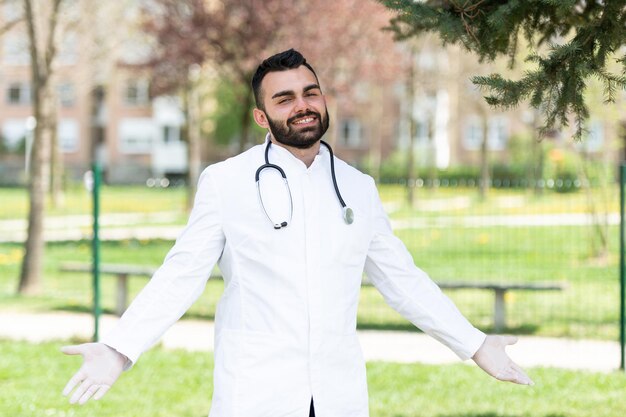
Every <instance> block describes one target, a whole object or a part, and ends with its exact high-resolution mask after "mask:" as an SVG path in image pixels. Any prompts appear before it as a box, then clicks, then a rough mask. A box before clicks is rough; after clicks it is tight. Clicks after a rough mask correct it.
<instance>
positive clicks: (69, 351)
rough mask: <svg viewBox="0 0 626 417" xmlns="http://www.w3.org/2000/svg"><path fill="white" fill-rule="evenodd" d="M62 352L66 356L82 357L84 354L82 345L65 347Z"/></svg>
mask: <svg viewBox="0 0 626 417" xmlns="http://www.w3.org/2000/svg"><path fill="white" fill-rule="evenodd" d="M61 352H63V353H65V354H66V355H82V354H83V353H84V351H83V348H82V346H80V345H72V346H63V347H62V348H61Z"/></svg>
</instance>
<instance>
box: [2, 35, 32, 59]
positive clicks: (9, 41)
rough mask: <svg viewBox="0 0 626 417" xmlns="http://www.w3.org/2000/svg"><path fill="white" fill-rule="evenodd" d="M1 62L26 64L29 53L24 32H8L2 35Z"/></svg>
mask: <svg viewBox="0 0 626 417" xmlns="http://www.w3.org/2000/svg"><path fill="white" fill-rule="evenodd" d="M2 63H3V64H6V65H28V64H29V63H30V53H29V51H28V38H27V37H26V34H25V33H21V32H17V31H15V32H9V33H5V34H4V35H3V36H2Z"/></svg>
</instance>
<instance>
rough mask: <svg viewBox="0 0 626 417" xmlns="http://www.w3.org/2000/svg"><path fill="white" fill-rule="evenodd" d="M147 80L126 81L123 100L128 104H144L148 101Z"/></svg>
mask: <svg viewBox="0 0 626 417" xmlns="http://www.w3.org/2000/svg"><path fill="white" fill-rule="evenodd" d="M149 93H150V91H149V85H148V80H145V79H130V80H128V81H126V86H125V89H124V102H125V103H126V104H128V105H130V106H145V105H147V104H148V103H149V102H150V94H149Z"/></svg>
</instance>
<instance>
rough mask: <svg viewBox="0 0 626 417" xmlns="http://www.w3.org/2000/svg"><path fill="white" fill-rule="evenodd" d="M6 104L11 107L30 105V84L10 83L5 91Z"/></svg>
mask: <svg viewBox="0 0 626 417" xmlns="http://www.w3.org/2000/svg"><path fill="white" fill-rule="evenodd" d="M6 102H7V104H11V105H27V104H30V102H31V97H30V84H29V83H27V82H13V83H10V84H9V86H8V87H7V90H6Z"/></svg>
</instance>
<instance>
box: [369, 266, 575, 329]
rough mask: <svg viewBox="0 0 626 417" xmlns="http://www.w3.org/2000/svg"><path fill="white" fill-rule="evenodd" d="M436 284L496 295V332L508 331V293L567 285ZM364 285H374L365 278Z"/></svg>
mask: <svg viewBox="0 0 626 417" xmlns="http://www.w3.org/2000/svg"><path fill="white" fill-rule="evenodd" d="M435 283H436V284H437V285H438V286H439V288H441V289H447V290H490V291H493V293H494V301H493V327H494V330H495V331H496V332H502V331H504V330H505V329H506V298H505V295H506V293H507V292H508V291H562V290H564V289H565V288H567V285H566V284H565V283H562V282H530V283H520V282H511V283H506V282H498V283H495V282H487V281H438V280H435ZM363 284H364V285H372V284H371V282H369V280H368V279H367V277H364V280H363Z"/></svg>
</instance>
